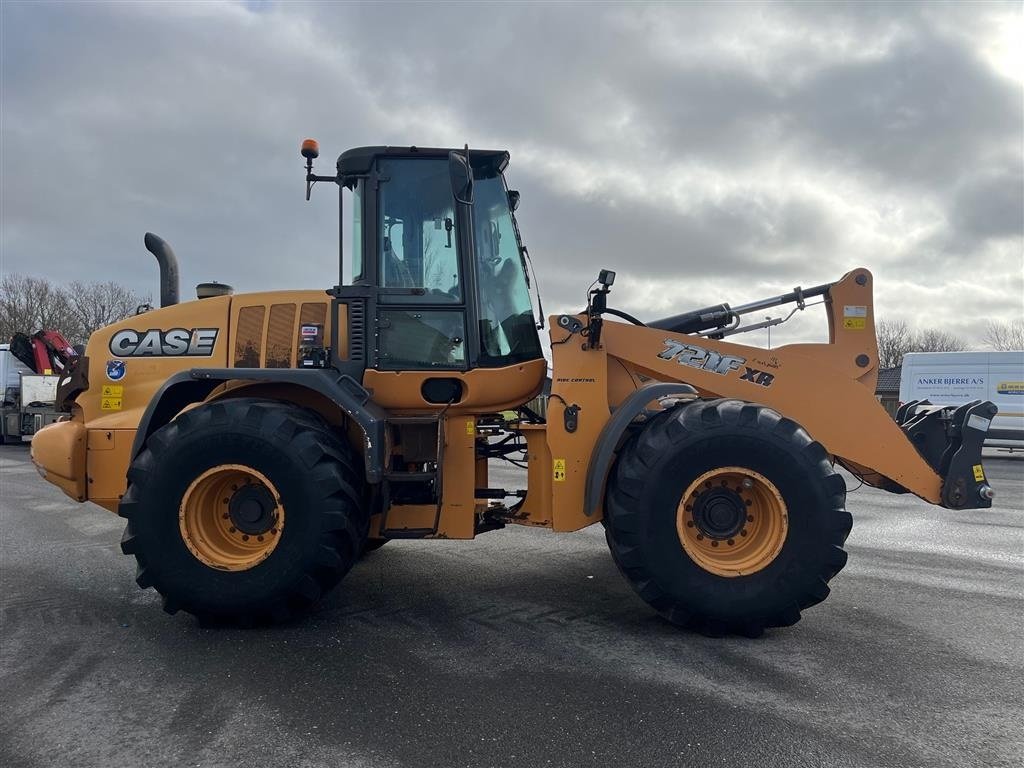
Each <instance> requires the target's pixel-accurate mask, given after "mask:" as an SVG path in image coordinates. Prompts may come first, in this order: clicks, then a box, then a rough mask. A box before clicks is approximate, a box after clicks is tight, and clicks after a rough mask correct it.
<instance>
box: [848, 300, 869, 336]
mask: <svg viewBox="0 0 1024 768" xmlns="http://www.w3.org/2000/svg"><path fill="white" fill-rule="evenodd" d="M867 317H868V308H867V306H863V307H861V306H854V305H850V304H846V305H844V306H843V328H845V329H846V330H848V331H863V330H864V329H865V328H867V326H868V321H867Z"/></svg>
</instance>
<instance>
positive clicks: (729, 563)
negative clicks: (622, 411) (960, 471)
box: [605, 400, 853, 637]
mask: <svg viewBox="0 0 1024 768" xmlns="http://www.w3.org/2000/svg"><path fill="white" fill-rule="evenodd" d="M845 501H846V484H845V482H844V481H843V479H842V477H841V476H840V475H838V474H837V473H836V472H835V471H834V470H833V469H832V466H831V464H830V463H829V461H828V456H827V454H826V452H825V449H824V448H823V447H822V446H821V444H820V443H817V442H814V441H813V440H812V439H811V437H810V436H809V435H808V434H807V432H806V431H804V430H803V429H802V428H801V427H800V426H799V425H798V424H796V423H795V422H793V421H791V420H789V419H786V418H784V417H782V416H781V415H780V414H778V413H777V412H775V411H773V410H771V409H769V408H766V407H764V406H760V405H755V404H752V403H744V402H741V401H738V400H712V401H697V402H694V403H691V404H689V405H685V406H681V407H678V408H674V409H672V410H670V411H668V412H666V413H663V414H660V415H659V416H657V417H656V418H654V419H653V420H652V421H651V422H649V423H648V424H647V425H646V426H645V427H644V428H643V429H642V430H641V431H640V432H639V434H637V435H636V436H635V437H634V438H633V439H632V440H631V441H630V442H629V443H627V445H626V446H625V447H624V449H623V450H622V451H621V452H620V454H619V458H618V461H617V463H616V467H615V470H614V472H613V475H612V478H611V481H610V483H609V488H608V493H607V500H606V511H605V516H606V518H607V525H606V537H607V540H608V545H609V547H610V549H611V552H612V556H613V558H614V559H615V562H616V564H617V565H618V566H619V569H620V570H621V571H622V573H623V575H624V576H625V577H626V579H627V580H628V581H629V582H630V584H631V585H632V586H633V589H634V590H635V591H636V592H637V593H638V594H639V595H640V597H642V598H643V599H644V600H645V601H646V602H648V603H649V604H650V605H651V606H652V607H654V608H655V610H657V611H658V612H659V613H660V614H661V615H662V616H664V617H665V618H666V619H668V620H669V621H671V622H672V623H674V624H678V625H680V626H683V627H686V628H689V629H693V630H696V631H698V632H701V633H703V634H708V635H715V636H718V635H723V634H728V633H737V634H742V635H746V636H751V637H756V636H758V635H760V634H761V633H762V632H763V631H764V629H765V627H774V626H789V625H791V624H794V623H796V622H797V621H799V619H800V611H801V610H802V609H804V608H808V607H810V606H812V605H815V604H816V603H819V602H821V601H822V600H824V599H825V597H827V596H828V594H829V587H828V581H829V580H830V579H831V578H832V577H833V576H835V575H836V573H838V572H839V571H840V570H841V569H842V568H843V566H844V565H845V564H846V557H847V556H846V553H845V552H844V551H843V549H842V545H843V543H844V542H845V541H846V537H847V535H848V534H849V532H850V528H851V525H852V522H853V521H852V517H851V516H850V514H849V513H848V512H847V511H846V510H845V508H844V505H845Z"/></svg>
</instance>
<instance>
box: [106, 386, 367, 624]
mask: <svg viewBox="0 0 1024 768" xmlns="http://www.w3.org/2000/svg"><path fill="white" fill-rule="evenodd" d="M357 466H358V462H357V461H356V459H355V457H354V456H353V451H352V449H351V447H350V446H349V445H348V444H347V443H346V442H345V441H344V440H343V439H341V438H340V437H339V436H338V435H337V434H336V433H335V432H333V431H332V430H331V428H330V427H329V426H328V425H327V424H326V423H325V422H324V421H323V420H322V419H321V418H320V417H319V416H318V415H316V414H315V413H312V412H311V411H307V410H305V409H302V408H299V407H297V406H295V405H292V404H289V403H282V402H276V401H268V400H259V399H252V398H238V399H229V400H224V401H220V402H214V403H210V404H207V405H200V406H198V407H196V408H194V409H192V410H189V411H186V412H184V413H181V414H179V415H178V416H177V417H176V418H175V419H174V421H172V422H171V423H170V424H168V425H166V426H165V427H163V428H161V429H159V430H157V431H156V432H154V433H153V435H151V436H150V438H149V439H148V440H147V441H146V446H145V448H143V450H142V451H141V452H140V453H139V455H138V456H137V457H136V459H135V460H134V461H133V462H132V464H131V466H130V468H129V470H128V490H127V492H126V493H125V496H124V498H123V499H122V501H121V505H120V507H119V510H118V513H119V514H120V515H121V516H122V517H124V518H126V519H127V520H128V525H127V527H126V528H125V532H124V537H123V539H122V543H121V549H122V551H123V552H124V553H125V554H130V555H134V556H135V559H136V560H137V561H138V572H137V578H136V581H137V582H138V584H139V586H140V587H142V588H144V589H145V588H147V587H153V588H154V589H156V590H157V592H159V593H160V594H161V595H162V596H163V598H164V608H165V610H167V611H168V612H169V613H174V612H176V611H177V610H179V609H180V610H183V611H187V612H188V613H191V614H194V615H195V616H197V617H199V618H200V620H202V621H204V622H208V623H225V622H226V623H242V624H253V623H267V622H276V621H284V620H287V619H289V618H291V617H292V616H295V615H296V614H299V613H302V612H303V611H305V610H306V609H308V608H309V607H310V606H312V605H313V603H315V602H316V601H317V600H318V599H319V598H320V597H321V595H323V594H324V593H326V592H327V591H328V590H330V589H331V588H332V587H333V586H334V585H335V584H337V583H338V581H340V580H341V578H342V577H343V576H344V575H345V574H346V573H347V572H348V571H349V569H350V568H351V567H352V564H353V563H354V562H355V561H356V559H357V558H358V557H359V555H360V553H361V552H362V550H363V546H364V544H365V542H366V535H367V530H368V527H369V516H368V514H367V509H366V507H365V505H364V504H363V501H362V476H361V473H360V472H359V471H358V470H357V469H356V467H357ZM229 510H230V511H229ZM243 539H244V540H243Z"/></svg>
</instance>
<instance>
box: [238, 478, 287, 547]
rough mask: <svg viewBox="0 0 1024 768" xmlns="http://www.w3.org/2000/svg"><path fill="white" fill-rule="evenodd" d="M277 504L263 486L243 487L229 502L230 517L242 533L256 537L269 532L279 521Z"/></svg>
mask: <svg viewBox="0 0 1024 768" xmlns="http://www.w3.org/2000/svg"><path fill="white" fill-rule="evenodd" d="M276 508H277V503H276V502H275V501H274V497H273V496H271V495H270V491H268V490H267V489H266V487H264V486H263V485H243V486H242V487H241V488H239V489H238V490H237V491H235V492H234V494H232V496H231V500H230V501H229V502H228V516H229V518H230V520H231V522H232V524H233V525H234V526H235V528H237V529H238V530H240V531H241V532H242V533H247V534H249V535H250V536H256V535H259V534H261V533H266V532H267V531H269V530H270V529H271V528H272V527H273V525H274V522H275V521H276V519H277V515H275V514H274V510H275V509H276Z"/></svg>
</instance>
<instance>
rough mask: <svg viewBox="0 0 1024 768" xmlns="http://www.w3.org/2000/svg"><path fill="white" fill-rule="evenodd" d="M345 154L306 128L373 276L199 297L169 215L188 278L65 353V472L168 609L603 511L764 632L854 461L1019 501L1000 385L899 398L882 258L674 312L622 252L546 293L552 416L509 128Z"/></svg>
mask: <svg viewBox="0 0 1024 768" xmlns="http://www.w3.org/2000/svg"><path fill="white" fill-rule="evenodd" d="M318 154H319V149H318V146H317V144H316V142H314V141H312V140H307V141H306V142H304V143H303V145H302V155H303V156H304V157H305V158H306V166H305V167H306V197H307V199H308V198H309V194H310V189H311V188H312V187H313V185H315V184H317V183H332V184H335V185H337V187H338V191H339V215H340V212H341V210H342V208H341V204H342V200H343V199H344V198H345V197H346V196H351V201H350V208H351V218H350V222H349V226H348V227H347V230H348V232H350V233H351V240H350V247H349V248H347V249H346V248H343V247H342V246H341V244H340V243H339V258H341V257H343V256H344V257H347V259H348V261H349V263H350V265H351V274H352V276H353V277H352V279H351V281H350V283H349V284H343V283H344V281H343V280H339V283H341V284H339V285H337V286H334V287H333V288H330V289H327V290H310V291H275V292H267V293H251V294H244V295H234V294H233V293H232V292H231V290H230V288H229V287H227V286H223V285H220V284H216V283H204V284H201V285H200V286H199V287H198V293H199V296H200V298H199V299H198V300H195V301H190V302H187V303H178V285H177V263H176V261H175V258H174V255H173V253H172V252H171V250H170V249H169V248H168V247H167V244H166V243H164V242H163V241H162V240H160V238H157V237H155V236H154V235H147V237H146V245H147V247H148V248H149V250H150V251H152V252H153V253H154V254H155V255H156V256H157V259H158V261H159V262H160V267H161V307H160V308H159V309H152V310H149V311H145V312H142V313H140V314H138V315H137V316H135V317H132V318H130V319H127V320H124V321H122V322H119V323H116V324H114V325H111V326H109V327H107V328H104V329H102V330H99V331H97V332H96V333H94V334H93V335H92V338H91V339H90V341H89V344H88V348H87V350H86V355H85V356H83V357H81V358H79V360H78V361H77V363H76V364H75V365H74V366H72V367H71V368H70V369H69V370H68V371H66V372H65V373H64V375H63V377H62V380H61V385H60V397H59V399H60V403H61V407H62V408H63V409H64V410H65V411H66V412H67V416H66V418H65V420H64V421H62V422H60V423H57V424H54V425H52V426H50V427H47V428H45V429H44V430H42V431H41V432H39V433H38V434H37V435H36V437H35V440H34V442H33V444H32V457H33V460H34V462H35V463H36V465H37V467H38V468H39V470H40V472H41V473H42V474H43V476H44V477H45V478H46V479H47V480H49V481H50V482H52V483H54V484H55V485H57V486H59V487H60V488H61V489H63V490H64V492H65V493H67V494H68V495H69V496H70V497H71V498H73V499H76V500H78V501H83V502H84V501H92V502H94V503H96V504H99V505H101V506H103V507H106V508H107V509H109V510H110V511H112V512H116V513H118V514H119V515H121V516H122V517H124V518H126V520H127V527H126V529H125V533H124V537H123V539H122V542H121V547H122V549H123V551H124V552H125V553H126V554H128V555H132V556H134V557H135V558H136V559H137V561H138V576H137V581H138V583H139V585H140V586H141V587H143V588H146V587H153V588H155V589H156V590H157V591H158V592H159V593H160V594H161V595H162V596H163V599H164V607H165V608H166V609H167V610H168V611H170V612H172V613H173V612H174V611H176V610H179V609H180V610H184V611H188V612H190V613H192V614H195V615H196V616H198V617H200V619H202V620H208V621H214V622H225V621H226V622H240V623H246V624H250V623H264V622H269V621H279V620H284V619H287V618H289V617H292V616H295V615H296V614H298V613H300V612H302V611H303V610H305V609H307V608H308V607H309V606H310V605H311V604H313V603H314V602H315V601H316V600H317V599H319V598H320V597H321V596H322V595H323V594H324V593H325V592H327V591H328V590H329V589H331V588H332V587H333V586H334V585H335V584H336V583H337V582H338V581H339V580H340V579H341V578H342V576H344V575H345V573H346V572H347V571H348V570H349V569H350V568H351V567H352V566H353V564H354V563H355V562H356V561H357V560H358V558H359V557H360V556H361V555H362V554H363V553H364V552H365V551H366V550H367V549H369V548H373V547H376V546H380V545H381V544H382V543H384V542H386V541H387V540H389V539H410V538H416V539H472V538H474V537H475V536H477V535H478V534H481V533H484V532H488V531H495V530H498V529H501V528H504V527H505V526H507V525H512V524H515V525H529V526H537V527H541V528H548V529H550V530H552V531H558V532H568V531H577V530H579V529H581V528H585V527H586V526H589V525H593V524H595V523H602V524H603V525H604V528H605V532H606V536H607V540H608V545H609V547H610V549H611V553H612V557H613V558H614V560H615V562H616V564H617V565H618V567H619V569H620V570H621V572H622V574H623V575H624V577H625V578H626V579H627V580H628V581H629V583H630V584H631V585H632V586H633V588H634V589H635V590H636V592H637V593H638V594H639V596H640V597H641V598H643V599H644V600H645V601H647V602H648V603H649V604H650V605H651V606H652V607H653V608H654V609H655V610H656V611H658V612H659V613H660V614H661V615H662V616H664V617H665V618H666V619H668V620H669V621H671V622H673V623H675V624H678V625H680V626H683V627H688V628H692V629H694V630H696V631H699V632H703V633H707V634H723V633H740V634H745V635H750V636H754V635H757V634H759V633H761V632H762V631H763V630H764V628H765V627H773V626H785V625H790V624H792V623H794V622H795V621H797V620H798V619H799V618H800V612H801V611H802V610H803V609H805V608H807V607H809V606H812V605H814V604H816V603H818V602H820V601H822V600H823V599H825V597H826V596H827V595H828V593H829V587H828V582H829V580H830V579H831V578H832V577H833V576H835V575H836V573H838V572H839V571H840V570H841V569H842V567H843V566H844V564H845V563H846V553H845V552H844V551H843V544H844V541H845V540H846V537H847V534H848V533H849V532H850V526H851V523H852V518H851V515H850V514H849V513H848V512H847V511H846V509H845V500H846V487H845V484H844V481H843V479H842V477H841V476H840V475H839V474H838V473H837V472H836V469H835V468H836V465H839V466H842V467H845V468H846V469H847V470H848V471H849V472H850V473H852V474H853V475H854V476H856V477H858V478H860V479H861V480H863V481H864V482H865V483H868V484H870V485H873V486H876V487H879V488H884V489H886V490H888V491H892V492H895V493H906V492H909V493H913V494H915V495H917V496H919V497H920V498H922V499H924V500H925V501H928V502H930V503H932V504H938V505H941V506H944V507H947V508H950V509H972V508H982V507H988V506H990V505H991V499H992V489H991V487H990V486H989V485H988V483H987V482H986V478H985V472H984V469H983V467H982V464H981V458H980V457H981V445H982V440H983V439H984V436H985V432H986V429H987V427H988V425H989V423H990V421H991V419H992V417H993V415H994V414H995V408H994V406H993V405H992V404H991V403H988V402H980V401H979V402H974V403H970V404H968V405H964V406H960V407H958V408H943V407H939V406H933V405H931V404H929V403H926V402H919V403H908V404H906V405H904V406H903V407H902V408H901V410H900V413H899V414H898V416H897V419H895V420H894V419H893V418H891V417H890V416H889V415H887V414H886V412H885V411H884V410H883V409H882V407H881V406H880V405H879V404H878V403H877V402H876V400H875V397H874V389H875V380H876V376H877V372H878V352H877V347H876V341H875V331H874V313H873V309H872V278H871V274H870V273H869V272H868V271H867V270H866V269H861V268H858V269H854V270H852V271H850V272H849V273H847V274H846V275H845V276H843V277H842V278H841V279H840V280H838V281H837V282H834V283H827V284H823V285H818V286H815V287H812V288H803V289H801V288H796V289H795V290H793V291H792V292H790V293H787V294H784V295H781V296H774V297H771V298H767V299H764V300H761V301H755V302H751V303H747V304H743V305H738V306H733V305H730V304H726V303H723V304H720V305H716V306H712V307H706V308H703V309H698V310H694V311H689V312H685V313H683V314H679V315H675V316H673V317H667V318H661V319H646V320H640V319H637V318H635V317H633V316H631V315H629V314H627V313H625V312H622V311H619V310H616V309H614V308H612V307H610V306H609V305H608V296H609V292H610V290H611V286H612V284H613V282H614V273H612V272H610V271H608V270H602V271H601V272H600V274H599V276H598V279H597V280H596V281H594V283H593V284H592V285H591V286H590V288H589V290H588V291H587V306H586V307H585V309H583V310H581V311H580V312H578V313H575V314H559V315H555V316H552V317H550V318H548V319H547V323H546V326H547V329H546V330H547V333H548V334H549V336H550V342H551V357H552V361H551V365H552V368H551V371H552V372H551V384H550V394H549V396H548V399H547V409H546V414H545V416H544V417H542V416H541V415H539V414H538V412H537V409H532V408H530V407H529V406H528V404H529V403H530V401H531V400H532V399H533V398H535V397H536V396H537V395H538V393H540V392H541V391H542V388H543V387H544V385H545V379H546V377H547V375H548V370H549V369H548V364H547V362H546V361H545V358H544V354H543V352H542V346H541V339H540V335H539V329H542V328H544V326H545V322H544V318H543V313H542V311H541V310H540V304H539V298H540V297H539V294H537V293H535V286H532V285H531V279H530V276H531V272H532V268H531V267H530V263H529V254H528V252H527V250H526V248H525V247H524V245H523V242H522V239H521V237H520V233H519V229H518V226H517V224H516V218H515V211H516V208H517V206H518V203H519V199H520V195H519V193H518V192H516V191H514V190H510V189H509V188H508V186H507V184H506V181H505V170H506V166H507V165H508V161H509V155H508V153H507V152H504V151H485V150H470V149H469V148H468V147H467V148H465V149H461V150H450V149H428V148H418V147H364V148H359V149H352V150H349V151H347V152H345V153H344V154H342V155H341V157H340V158H339V159H338V162H337V171H336V173H335V174H334V175H318V174H316V173H314V171H313V160H314V159H315V158H316V157H317V156H318ZM343 221H344V217H341V216H340V218H339V223H341V222H343ZM348 232H339V240H343V238H341V235H343V234H348ZM346 251H347V253H346ZM581 293H582V291H581ZM535 304H536V306H537V310H538V311H537V312H536V313H535V312H534V305H535ZM813 304H820V305H821V307H822V309H823V311H824V314H825V315H826V316H827V319H828V329H829V341H828V343H820V344H791V345H786V346H782V347H779V348H777V349H770V350H768V349H761V348H759V347H755V346H747V345H743V344H739V343H736V341H735V337H736V336H737V335H738V334H741V333H742V332H744V331H749V330H752V329H754V328H759V327H765V325H773V324H777V323H779V322H782V321H783V319H784V318H783V317H782V316H781V313H780V317H777V318H772V319H770V320H767V321H761V322H755V323H751V324H747V325H744V324H743V323H744V317H745V316H747V315H751V314H753V313H760V314H761V316H762V317H763V316H764V315H763V313H764V312H765V310H769V309H771V308H775V307H785V308H786V309H787V310H788V312H789V314H788V315H786V318H788V316H790V315H792V314H793V313H794V312H797V311H800V310H803V309H804V308H805V307H809V306H811V305H813ZM538 321H539V322H538ZM497 460H507V461H511V462H513V463H516V464H519V465H522V466H525V467H526V472H525V474H526V487H525V488H500V487H494V485H492V482H491V481H490V479H489V476H488V466H489V462H492V461H497Z"/></svg>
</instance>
